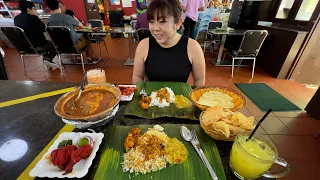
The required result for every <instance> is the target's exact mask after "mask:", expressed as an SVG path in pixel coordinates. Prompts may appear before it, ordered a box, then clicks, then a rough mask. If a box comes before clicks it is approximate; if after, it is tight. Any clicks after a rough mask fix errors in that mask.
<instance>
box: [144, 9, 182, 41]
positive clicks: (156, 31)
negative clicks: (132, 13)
mask: <svg viewBox="0 0 320 180" xmlns="http://www.w3.org/2000/svg"><path fill="white" fill-rule="evenodd" d="M154 17H155V18H154V19H153V20H150V21H149V30H150V32H151V34H152V36H153V37H154V38H155V39H156V41H157V42H158V43H159V44H166V43H167V42H168V41H169V40H170V39H171V38H172V37H173V36H174V35H175V34H176V33H177V29H179V28H180V25H181V24H180V25H179V22H178V23H177V24H176V23H175V22H174V18H173V16H169V17H166V16H163V17H161V18H159V19H157V18H156V17H157V16H156V14H155V16H154Z"/></svg>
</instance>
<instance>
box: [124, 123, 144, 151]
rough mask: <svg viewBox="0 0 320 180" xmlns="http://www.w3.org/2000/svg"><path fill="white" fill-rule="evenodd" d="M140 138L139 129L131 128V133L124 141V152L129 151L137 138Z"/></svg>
mask: <svg viewBox="0 0 320 180" xmlns="http://www.w3.org/2000/svg"><path fill="white" fill-rule="evenodd" d="M139 137H140V129H139V128H132V129H131V133H129V134H128V136H127V137H126V139H125V140H124V148H125V150H126V152H128V151H129V149H131V148H132V147H134V145H135V144H136V143H137V141H138V138H139Z"/></svg>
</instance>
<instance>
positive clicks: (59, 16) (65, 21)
mask: <svg viewBox="0 0 320 180" xmlns="http://www.w3.org/2000/svg"><path fill="white" fill-rule="evenodd" d="M46 5H47V6H48V7H49V9H50V10H51V16H50V17H49V19H48V23H47V25H48V26H66V27H68V28H69V29H70V32H71V36H72V40H73V41H74V43H75V44H76V46H77V48H78V49H83V48H85V47H86V46H87V45H88V44H89V43H88V39H87V38H86V37H85V36H84V35H83V34H79V33H76V30H75V27H76V26H79V27H83V24H82V23H81V22H80V21H79V20H78V19H75V18H72V17H71V16H69V15H66V14H63V13H62V10H61V8H60V7H59V2H58V0H47V1H46Z"/></svg>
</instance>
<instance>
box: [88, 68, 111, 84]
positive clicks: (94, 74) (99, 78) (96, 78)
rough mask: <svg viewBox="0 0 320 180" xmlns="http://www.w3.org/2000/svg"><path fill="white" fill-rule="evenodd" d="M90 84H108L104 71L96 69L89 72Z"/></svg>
mask: <svg viewBox="0 0 320 180" xmlns="http://www.w3.org/2000/svg"><path fill="white" fill-rule="evenodd" d="M87 81H88V84H104V83H106V82H107V81H106V73H105V71H104V70H103V69H100V68H96V69H90V70H89V71H87Z"/></svg>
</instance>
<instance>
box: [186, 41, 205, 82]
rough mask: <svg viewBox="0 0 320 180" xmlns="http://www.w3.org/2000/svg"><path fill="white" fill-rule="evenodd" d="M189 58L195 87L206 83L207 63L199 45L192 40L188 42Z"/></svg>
mask: <svg viewBox="0 0 320 180" xmlns="http://www.w3.org/2000/svg"><path fill="white" fill-rule="evenodd" d="M188 56H189V59H190V61H191V63H192V76H193V86H204V85H205V83H206V80H205V79H206V63H205V59H204V54H203V52H202V49H201V47H200V45H199V43H198V42H197V41H195V40H193V39H191V38H189V41H188Z"/></svg>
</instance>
